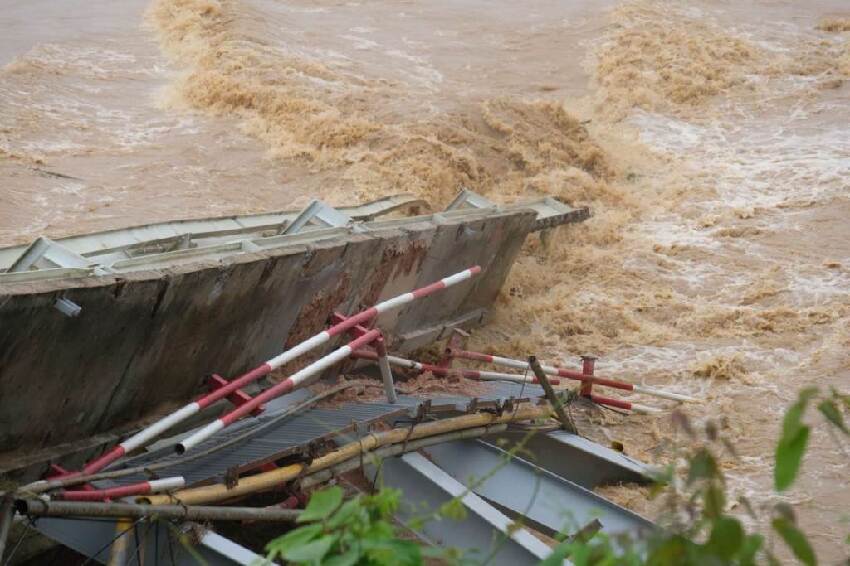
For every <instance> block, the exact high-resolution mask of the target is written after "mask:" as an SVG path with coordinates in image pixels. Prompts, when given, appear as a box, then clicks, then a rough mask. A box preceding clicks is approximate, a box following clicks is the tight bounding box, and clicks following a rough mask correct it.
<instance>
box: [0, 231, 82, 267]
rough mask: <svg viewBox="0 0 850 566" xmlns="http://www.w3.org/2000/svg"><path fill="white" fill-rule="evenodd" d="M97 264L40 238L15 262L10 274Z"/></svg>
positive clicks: (48, 239) (49, 240) (42, 237)
mask: <svg viewBox="0 0 850 566" xmlns="http://www.w3.org/2000/svg"><path fill="white" fill-rule="evenodd" d="M94 265H95V263H94V262H92V261H89V260H88V259H86V258H84V257H83V256H81V255H80V254H78V253H76V252H73V251H71V250H69V249H68V248H66V247H65V246H63V245H61V244H57V243H56V242H54V241H53V240H51V239H50V238H45V237H44V236H39V237H38V238H36V240H35V241H34V242H33V243H32V244H30V245H29V247H27V249H25V250H24V252H23V253H22V254H21V255H20V256H19V257H18V259H16V260H15V263H13V264H12V266H11V267H9V269H8V270H7V272H8V273H15V272H20V271H30V270H32V269H51V268H56V267H66V268H68V267H77V268H80V267H82V268H85V267H92V266H94Z"/></svg>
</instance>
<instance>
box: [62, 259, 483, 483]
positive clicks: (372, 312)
mask: <svg viewBox="0 0 850 566" xmlns="http://www.w3.org/2000/svg"><path fill="white" fill-rule="evenodd" d="M480 272H481V267H479V266H477V265H476V266H473V267H470V268H468V269H464V270H463V271H460V272H458V273H455V274H454V275H450V276H448V277H444V278H443V279H440V280H439V281H436V282H434V283H431V284H430V285H427V286H425V287H421V288H419V289H414V290H413V291H410V292H407V293H403V294H401V295H398V296H396V297H393V298H391V299H388V300H385V301H382V302H380V303H378V304H376V305H375V306H373V307H370V308H368V309H366V310H363V311H361V312H359V313H357V314H354V315H352V316H350V317H347V318H344V317H343V318H344V320H340V321H339V322H337V323H336V324H334V325H333V326H331V327H329V328H328V329H327V330H323V331H322V332H319V333H318V334H316V335H315V336H312V337H311V338H308V339H307V340H305V341H303V342H301V343H299V344H297V345H296V346H294V347H292V348H290V349H289V350H286V351H284V352H282V353H281V354H279V355H277V356H275V357H273V358H271V359H269V360H267V361H266V362H264V363H263V364H261V365H259V366H257V367H255V368H254V369H252V370H250V371H249V372H247V373H245V374H242V375H240V376H238V377H237V378H235V379H233V380H232V381H229V382H227V381H225V380H224V379H223V378H221V377H220V376H213V378H212V379H213V383H214V386H215V388H214V389H213V390H212V391H211V392H210V393H207V394H206V395H204V396H202V397H200V398H199V399H197V400H195V401H193V402H192V403H189V404H188V405H186V406H184V407H182V408H181V409H179V410H177V411H175V412H173V413H171V414H169V415H167V416H165V417H163V418H162V419H160V420H158V421H157V422H155V423H153V424H152V425H150V426H148V427H146V428H144V429H142V430H141V431H139V432H138V433H136V434H134V435H132V436H131V437H129V438H127V439H126V440H124V441H123V442H121V443H119V444H118V445H117V446H115V447H114V448H112V449H111V450H109V451H108V452H106V453H104V454H103V455H102V456H100V457H98V458H96V459H95V460H93V461H91V462H89V463H88V464H86V465H85V466H84V467H83V469H82V471H80V472H73V474H74V475H83V474H86V475H88V474H93V473H95V472H98V471H100V470H102V469H104V468H105V467H106V466H108V465H109V464H111V463H113V462H115V461H116V460H118V459H119V458H121V457H122V456H124V455H125V454H127V453H129V452H131V451H133V450H136V449H138V448H141V447H143V446H145V445H147V444H148V443H149V442H151V441H152V440H153V439H155V438H157V437H158V436H160V435H161V434H162V433H164V432H165V431H167V430H169V429H171V428H172V427H174V426H175V425H177V424H179V423H181V422H183V421H185V420H186V419H188V418H189V417H191V416H192V415H195V414H197V413H199V412H200V411H201V410H202V409H204V408H206V407H209V406H210V405H212V404H213V403H215V402H217V401H220V400H221V399H230V400H231V401H232V402H234V403H235V404H236V405H237V408H236V409H235V410H233V411H231V412H230V413H228V414H226V415H225V416H223V417H221V418H219V419H216V420H215V421H213V422H212V423H210V424H209V425H207V426H206V427H204V428H203V429H201V430H200V431H198V432H196V433H195V434H193V435H191V436H189V437H188V438H186V439H184V440H183V441H182V442H181V443H180V444H178V445H177V451H178V452H181V453H182V452H183V451H185V450H188V449H190V448H192V447H194V446H196V445H197V444H199V443H200V442H203V441H204V440H206V439H207V438H209V437H211V436H212V435H214V434H215V433H216V432H218V431H220V430H222V429H224V428H225V427H227V426H229V425H230V424H232V423H233V422H235V421H237V420H239V419H241V418H242V417H244V416H246V415H248V414H250V413H252V412H254V411H258V410H260V409H261V407H262V404H263V403H265V402H267V401H270V400H271V399H274V398H276V397H279V396H281V395H284V394H286V393H289V392H291V391H294V390H296V389H299V388H300V387H303V386H304V385H306V384H307V383H309V381H310V380H311V379H312V378H314V377H315V376H317V375H320V374H321V373H322V372H323V371H324V370H325V369H327V368H329V367H331V366H333V365H334V364H337V363H339V362H341V361H343V360H345V359H347V358H348V357H349V356H350V355H351V354H352V353H353V352H354V351H356V350H358V349H360V348H361V347H363V346H365V345H368V344H370V343H372V342H374V341H375V340H376V339H378V338H381V333H380V331H379V330H377V329H376V330H369V331H367V332H365V334H363V335H362V336H359V337H358V338H356V339H355V340H353V341H352V342H350V343H349V344H347V345H346V346H343V347H341V348H339V349H337V350H335V351H334V352H332V353H331V354H328V355H326V356H324V357H322V358H320V359H319V360H317V361H316V362H313V363H312V364H310V365H309V366H307V367H305V368H304V369H302V370H300V371H299V372H297V373H295V374H294V375H292V376H290V377H289V378H288V379H286V380H284V381H282V382H280V383H278V384H276V385H274V386H273V387H271V388H270V389H267V390H266V391H264V392H263V393H261V394H260V395H257V396H256V397H253V398H251V397H249V396H248V395H247V394H245V393H244V392H242V391H241V389H242V388H243V387H245V386H246V385H248V384H249V383H252V382H254V381H256V380H258V379H260V378H261V377H263V376H265V375H268V374H269V373H271V372H272V371H273V370H275V369H277V368H280V367H283V366H284V365H286V364H288V363H289V362H291V361H293V360H295V359H297V358H298V357H300V356H302V355H304V354H306V353H308V352H310V351H312V350H315V349H316V348H318V347H320V346H322V345H324V344H326V343H328V342H330V341H331V340H332V339H333V338H335V337H338V336H340V335H342V334H344V333H346V332H348V331H350V330H351V329H353V328H355V327H357V326H358V325H360V324H362V323H369V322H372V321H374V319H375V318H377V317H378V316H379V315H381V314H383V313H386V312H390V311H393V310H396V309H399V308H401V307H403V306H405V305H407V304H409V303H411V302H413V301H416V300H419V299H423V298H425V297H428V296H429V295H432V294H434V293H438V292H440V291H442V290H444V289H448V288H449V287H452V286H454V285H457V284H459V283H462V282H464V281H467V280H469V279H471V278H473V277H474V276H476V275H477V274H479V273H480ZM383 351H384V352H386V349H385V348H384V349H383ZM389 379H390V381H391V374H390V376H389ZM390 390H391V388H388V393H389V392H390ZM394 396H395V392H394V390H393V391H392V396H390V395H389V394H388V397H390V399H391V400H392V399H393V398H394Z"/></svg>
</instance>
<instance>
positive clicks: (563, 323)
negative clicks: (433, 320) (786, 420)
mask: <svg viewBox="0 0 850 566" xmlns="http://www.w3.org/2000/svg"><path fill="white" fill-rule="evenodd" d="M0 38H2V39H0V179H2V184H0V245H8V244H18V243H24V242H28V241H30V240H32V239H33V238H35V237H37V236H38V235H40V234H44V235H47V236H50V237H60V236H65V235H69V234H76V233H82V232H88V231H93V230H102V229H107V228H118V227H122V226H126V225H131V224H139V223H148V222H157V221H164V220H169V219H175V218H191V217H202V216H211V215H222V214H233V213H249V212H259V211H264V210H278V209H287V208H294V207H298V206H300V205H303V204H306V203H307V202H308V201H309V200H310V199H311V198H317V197H318V198H322V199H325V200H327V201H328V202H331V203H353V202H357V201H361V200H366V199H372V198H376V197H379V196H382V195H386V194H393V193H402V192H403V193H413V194H416V195H419V196H422V197H424V198H426V199H427V200H429V201H430V202H431V203H433V204H434V205H435V206H436V207H439V206H442V205H445V204H446V203H447V202H448V200H449V199H450V198H451V197H452V196H453V195H454V194H455V193H456V192H457V191H458V189H459V188H460V187H468V188H471V189H473V190H475V191H477V192H479V193H482V194H484V195H486V196H487V197H488V198H491V199H493V200H496V201H501V202H509V201H513V200H516V199H518V198H522V197H535V196H541V195H552V196H556V197H560V198H563V199H565V200H566V201H568V202H570V203H572V204H575V205H588V206H590V207H591V209H592V211H593V218H591V219H590V220H589V221H588V222H586V223H584V224H582V225H578V226H570V227H565V228H562V229H560V231H559V232H558V233H557V234H556V235H555V236H554V238H553V240H552V241H551V242H550V244H549V245H548V246H542V245H541V244H540V242H539V241H537V240H534V241H529V242H528V244H527V245H526V249H525V250H524V252H523V255H522V257H521V258H520V260H519V262H518V263H517V264H516V266H515V267H514V269H513V272H512V274H511V276H510V278H509V281H508V283H507V284H506V286H505V289H504V292H503V295H502V297H501V298H500V300H499V303H498V307H497V312H496V313H495V316H494V318H493V321H492V323H491V324H490V325H489V326H488V327H486V328H484V329H482V330H480V331H478V332H477V333H476V334H475V336H474V337H473V342H474V344H473V345H474V346H477V347H479V348H481V349H488V350H490V351H494V352H500V353H504V354H511V355H517V356H520V355H526V354H529V353H534V354H536V355H538V356H539V357H542V358H545V359H549V360H554V361H561V362H563V363H568V364H571V365H574V364H575V363H576V361H577V359H578V355H579V354H582V353H594V354H596V355H598V356H600V360H599V362H598V365H597V367H598V369H599V371H600V372H604V373H606V374H611V375H615V376H621V377H628V378H630V379H633V380H635V381H639V382H646V383H648V384H653V385H663V386H664V387H666V388H668V389H670V390H672V391H677V392H681V393H687V394H690V395H694V396H696V397H699V398H700V399H701V400H702V402H701V403H699V404H696V405H692V406H689V407H687V411H688V413H689V414H691V415H692V416H693V418H694V419H695V421H696V422H699V421H700V420H701V419H705V418H714V419H720V418H721V417H722V418H723V420H724V421H725V431H724V434H726V435H727V436H728V437H729V438H730V439H731V440H732V441H733V442H734V443H735V445H736V446H737V449H738V453H739V457H738V458H737V459H734V458H729V459H728V461H727V462H725V464H724V466H725V468H726V471H727V472H728V474H729V478H730V480H731V484H730V488H731V489H732V490H733V491H734V493H736V494H741V495H745V496H746V497H747V498H749V500H750V501H753V502H755V503H756V504H767V503H770V502H772V501H774V500H775V499H774V497H775V496H774V495H773V494H772V491H771V481H772V478H771V462H772V457H773V456H772V454H773V446H774V443H775V440H776V437H777V434H778V432H779V427H780V420H781V416H782V412H783V410H784V408H785V407H786V406H787V405H788V404H789V403H790V402H791V401H792V400H793V399H794V398H795V397H796V391H797V390H798V389H799V388H800V387H802V386H805V385H811V384H814V385H818V386H821V387H823V388H828V387H830V386H834V387H839V388H843V389H845V390H846V389H847V388H848V385H850V329H848V322H850V222H848V218H850V9H848V6H847V5H846V2H845V1H843V0H830V1H809V2H795V1H792V0H760V1H756V2H747V3H742V2H729V1H719V0H699V1H693V2H688V3H687V4H686V3H682V2H662V1H658V2H656V1H650V0H638V1H634V2H625V3H618V2H614V1H611V2H584V1H573V2H567V1H562V2H554V1H551V2H547V1H541V0H538V1H530V2H477V1H468V0H462V1H439V0H438V1H431V2H424V1H423V2H418V1H404V2H397V1H383V0H376V1H368V0H364V1H360V2H358V1H352V2H343V1H339V2H326V1H310V2H308V1H273V0H223V1H221V2H215V1H212V0H206V1H204V0H155V1H154V2H153V3H149V2H147V1H137V0H132V1H124V2H106V1H92V2H81V1H79V0H73V1H56V0H54V1H49V2H48V1H44V0H41V1H33V2H9V1H7V2H6V3H5V5H4V7H3V10H2V11H0ZM635 400H639V401H641V402H643V403H645V404H652V405H654V406H658V407H663V408H665V409H670V408H672V406H671V405H668V404H667V403H666V402H665V401H660V400H657V399H651V398H646V399H639V398H637V397H636V398H635ZM600 418H602V419H603V420H604V422H602V423H601V424H602V425H603V426H602V428H601V430H602V431H603V434H604V435H605V436H607V437H608V438H609V439H610V440H612V441H615V440H616V441H621V442H623V443H624V445H625V449H626V452H627V453H629V454H632V455H634V456H635V457H638V458H641V459H643V460H646V461H650V462H663V461H665V458H667V457H668V456H669V442H670V440H671V438H670V437H671V434H672V433H671V426H670V419H669V411H668V412H665V414H664V415H661V416H629V417H621V416H619V415H614V414H605V415H604V416H603V417H600ZM816 420H817V419H814V418H813V419H812V422H813V423H815V422H816ZM812 443H813V452H812V454H810V455H809V457H808V458H807V460H806V463H805V465H804V469H803V479H802V480H801V481H800V482H799V484H798V485H797V486H796V487H795V488H794V489H793V490H792V491H790V492H789V493H788V494H787V495H783V496H782V498H783V499H784V500H786V501H789V502H791V503H794V504H795V509H797V510H798V513H799V515H800V518H801V521H802V523H803V526H804V530H806V531H807V532H808V533H810V534H811V536H812V538H813V541H814V543H815V544H816V546H817V547H818V549H819V551H820V554H821V557H822V558H824V559H826V560H830V559H837V558H838V557H840V556H842V553H843V552H845V550H844V543H843V540H844V537H845V536H846V535H847V532H848V530H850V526H848V525H847V523H845V522H842V521H841V520H840V518H841V517H842V516H846V514H847V512H848V511H850V485H848V484H849V483H850V469H848V465H847V462H848V461H847V459H846V457H845V456H843V455H842V452H841V450H839V449H838V448H837V447H836V445H835V443H834V440H833V439H832V438H831V437H830V436H829V435H828V434H826V432H825V431H824V428H823V427H818V428H817V430H816V432H815V433H814V436H813V441H812ZM607 495H610V496H611V497H613V498H614V499H615V500H617V501H618V502H620V503H623V504H625V505H629V506H631V507H632V508H634V509H636V510H638V511H640V512H643V513H646V514H648V515H652V514H653V513H654V512H655V511H656V510H655V509H654V508H653V505H652V504H651V503H648V502H647V501H646V492H645V491H643V490H640V489H634V488H630V487H628V488H616V489H612V490H610V491H609V492H608V493H607ZM735 511H738V512H741V513H743V510H742V509H737V510H736V509H733V512H735Z"/></svg>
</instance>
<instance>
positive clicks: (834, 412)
mask: <svg viewBox="0 0 850 566" xmlns="http://www.w3.org/2000/svg"><path fill="white" fill-rule="evenodd" d="M818 411H820V412H821V414H822V415H823V416H824V417H826V420H828V421H829V422H831V423H832V424H833V425H834V426H835V427H837V428H838V429H840V430H841V431H842V432H843V433H844V434H850V430H848V429H847V425H845V424H844V415H842V414H841V411H840V410H839V409H838V405H836V404H835V401H833V400H832V399H824V400H823V401H821V402H820V404H819V405H818Z"/></svg>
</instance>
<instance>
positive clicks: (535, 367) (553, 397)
mask: <svg viewBox="0 0 850 566" xmlns="http://www.w3.org/2000/svg"><path fill="white" fill-rule="evenodd" d="M528 365H529V367H530V368H531V371H533V372H534V375H536V376H537V381H539V382H540V386H541V387H543V391H545V392H546V397H547V398H548V399H549V402H550V403H551V404H552V407H553V408H554V409H555V414H556V415H558V420H559V421H561V428H562V429H564V430H565V431H567V432H571V433H573V434H576V433H577V432H578V431H577V430H576V425H575V423H574V422H573V420H572V419H571V418H570V417H569V416H568V415H567V412H566V411H564V404H563V403H562V402H561V399H560V398H559V397H558V395H557V394H556V393H555V390H554V389H552V384H551V383H549V378H548V377H546V372H544V371H543V368H542V367H540V362H538V361H537V358H536V357H534V356H528Z"/></svg>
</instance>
